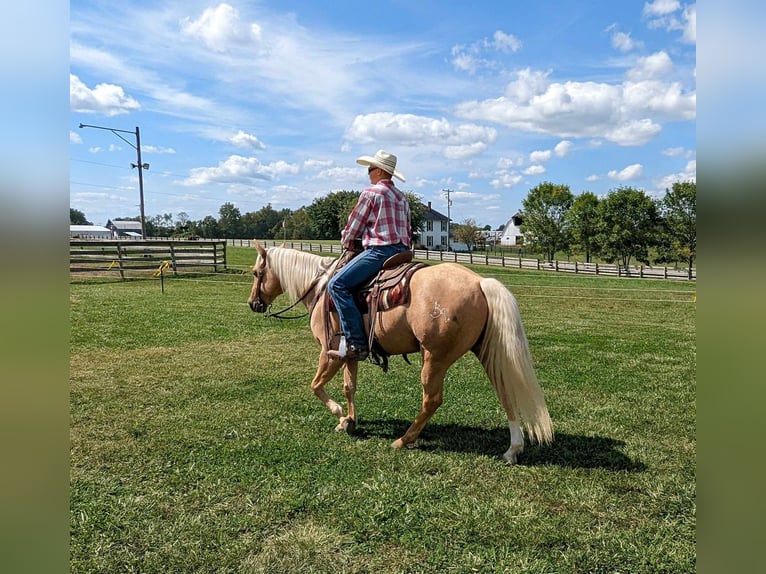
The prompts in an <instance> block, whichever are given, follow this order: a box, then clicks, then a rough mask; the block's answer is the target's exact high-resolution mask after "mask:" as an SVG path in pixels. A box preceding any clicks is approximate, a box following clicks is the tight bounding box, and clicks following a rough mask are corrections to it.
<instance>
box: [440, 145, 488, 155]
mask: <svg viewBox="0 0 766 574" xmlns="http://www.w3.org/2000/svg"><path fill="white" fill-rule="evenodd" d="M485 149H487V144H486V143H484V142H474V143H471V144H465V145H451V146H447V147H445V148H444V157H446V158H447V159H466V158H469V157H473V156H475V155H479V154H480V153H481V152H483V151H484V150H485Z"/></svg>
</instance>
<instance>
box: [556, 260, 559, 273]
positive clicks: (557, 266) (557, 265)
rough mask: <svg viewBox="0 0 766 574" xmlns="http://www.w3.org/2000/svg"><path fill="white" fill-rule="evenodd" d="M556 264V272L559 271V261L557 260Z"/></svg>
mask: <svg viewBox="0 0 766 574" xmlns="http://www.w3.org/2000/svg"><path fill="white" fill-rule="evenodd" d="M555 263H556V271H558V270H559V260H558V259H556V261H555Z"/></svg>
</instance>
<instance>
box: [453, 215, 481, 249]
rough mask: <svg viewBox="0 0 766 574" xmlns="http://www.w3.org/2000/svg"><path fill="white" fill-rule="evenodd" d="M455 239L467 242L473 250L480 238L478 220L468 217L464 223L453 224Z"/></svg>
mask: <svg viewBox="0 0 766 574" xmlns="http://www.w3.org/2000/svg"><path fill="white" fill-rule="evenodd" d="M452 229H453V233H454V235H455V239H456V240H457V241H459V242H461V243H465V244H466V245H467V246H468V249H469V251H472V250H473V248H474V245H476V242H477V241H478V239H479V231H480V229H479V227H478V226H477V225H476V221H474V220H473V219H471V218H468V219H466V220H464V221H463V223H458V224H457V225H453V226H452Z"/></svg>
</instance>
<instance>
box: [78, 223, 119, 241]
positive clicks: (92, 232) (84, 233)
mask: <svg viewBox="0 0 766 574" xmlns="http://www.w3.org/2000/svg"><path fill="white" fill-rule="evenodd" d="M73 237H74V238H79V239H112V238H113V237H114V234H113V233H112V230H111V229H109V228H108V227H103V226H101V225H70V226H69V238H70V239H72V238H73Z"/></svg>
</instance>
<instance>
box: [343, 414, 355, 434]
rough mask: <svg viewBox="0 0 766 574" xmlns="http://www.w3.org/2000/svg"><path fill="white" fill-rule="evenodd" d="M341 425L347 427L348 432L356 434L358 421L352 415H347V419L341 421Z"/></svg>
mask: <svg viewBox="0 0 766 574" xmlns="http://www.w3.org/2000/svg"><path fill="white" fill-rule="evenodd" d="M341 426H342V427H343V428H344V429H345V431H346V433H347V434H354V431H356V421H355V420H354V419H352V418H351V417H346V420H345V421H343V422H342V423H341Z"/></svg>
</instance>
